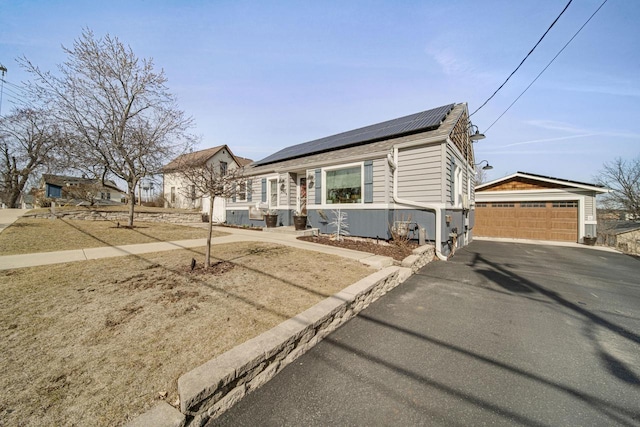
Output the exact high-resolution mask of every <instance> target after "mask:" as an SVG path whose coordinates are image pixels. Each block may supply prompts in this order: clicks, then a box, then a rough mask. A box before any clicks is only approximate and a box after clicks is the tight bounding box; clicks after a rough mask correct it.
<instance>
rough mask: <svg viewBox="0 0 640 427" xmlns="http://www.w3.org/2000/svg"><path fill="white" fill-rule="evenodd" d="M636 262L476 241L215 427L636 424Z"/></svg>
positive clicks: (639, 373) (639, 303) (639, 341)
mask: <svg viewBox="0 0 640 427" xmlns="http://www.w3.org/2000/svg"><path fill="white" fill-rule="evenodd" d="M638 277H640V261H638V260H637V259H634V258H631V257H628V256H625V255H621V254H615V253H609V252H601V251H594V250H590V249H588V248H565V247H553V246H534V245H523V244H517V243H501V242H488V241H483V242H473V243H472V244H470V245H469V246H467V247H466V248H465V249H463V250H460V251H458V253H457V254H456V256H455V257H454V258H453V259H452V260H451V261H449V262H442V261H436V262H433V263H431V264H429V265H427V266H426V267H425V268H423V269H422V270H421V271H420V272H418V274H416V275H414V276H413V277H411V278H410V279H409V280H408V281H406V282H405V283H404V284H403V285H401V286H400V287H398V288H396V289H394V290H393V291H392V292H390V293H389V294H387V295H386V296H384V297H382V298H381V299H379V300H378V301H377V302H375V303H374V304H372V305H371V306H370V307H369V308H367V309H366V310H364V311H363V312H362V313H361V314H360V315H358V316H357V317H356V318H354V319H353V320H351V321H350V322H348V323H347V324H346V325H345V326H343V327H342V328H340V329H339V330H338V331H336V332H335V333H333V334H331V335H330V336H328V337H327V338H325V340H324V341H322V342H321V343H320V344H318V345H317V346H316V347H314V348H313V349H312V350H310V351H309V352H308V353H307V354H305V355H304V356H302V357H301V358H299V359H298V360H296V361H295V362H293V363H292V364H291V365H289V366H288V367H286V368H285V369H284V370H283V371H282V372H281V373H280V374H278V375H277V376H276V377H275V378H274V379H273V380H271V381H270V382H269V383H267V384H266V385H265V386H263V387H262V388H260V389H258V390H257V391H255V392H253V393H251V394H249V395H248V396H247V397H245V398H244V399H243V400H242V401H240V402H239V403H238V404H237V405H236V406H235V407H234V408H232V409H231V410H230V411H228V412H226V413H225V414H223V415H222V416H221V417H220V418H218V419H217V420H212V421H211V422H210V423H209V424H208V425H210V426H214V425H247V426H249V425H263V426H264V425H279V426H280V425H285V426H286V425H289V426H294V425H295V426H298V425H480V424H496V425H514V424H516V425H526V426H547V425H549V426H551V425H639V424H640V405H639V404H638V402H640V284H639V280H638Z"/></svg>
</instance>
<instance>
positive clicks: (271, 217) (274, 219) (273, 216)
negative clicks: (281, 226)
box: [264, 209, 278, 228]
mask: <svg viewBox="0 0 640 427" xmlns="http://www.w3.org/2000/svg"><path fill="white" fill-rule="evenodd" d="M264 221H265V223H266V224H267V227H268V228H274V227H277V226H278V211H276V210H274V209H272V210H270V211H269V212H268V213H266V214H265V215H264Z"/></svg>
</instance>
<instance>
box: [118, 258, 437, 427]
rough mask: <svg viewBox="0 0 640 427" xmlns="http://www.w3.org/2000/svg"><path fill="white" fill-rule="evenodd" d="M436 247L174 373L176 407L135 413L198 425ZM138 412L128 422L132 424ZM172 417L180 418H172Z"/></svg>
mask: <svg viewBox="0 0 640 427" xmlns="http://www.w3.org/2000/svg"><path fill="white" fill-rule="evenodd" d="M434 255H435V248H434V247H433V246H429V245H425V246H421V247H420V248H417V249H415V250H414V251H413V254H412V255H410V256H408V257H407V258H405V259H404V260H403V261H402V266H401V267H398V266H393V267H386V268H384V269H382V270H379V271H377V272H375V273H373V274H371V275H369V276H367V277H365V278H364V279H362V280H359V281H358V282H356V283H354V284H352V285H350V286H348V287H347V288H345V289H343V290H342V291H340V292H338V293H336V294H334V295H332V296H330V297H329V298H326V299H324V300H322V301H320V302H319V303H317V304H316V305H314V306H313V307H311V308H309V309H307V310H305V311H303V312H302V313H300V314H298V315H297V316H295V317H293V318H291V319H288V320H285V321H284V322H282V323H280V324H279V325H277V326H275V327H274V328H272V329H270V330H268V331H266V332H264V333H262V334H260V335H258V336H257V337H254V338H252V339H250V340H248V341H246V342H244V343H242V344H240V345H238V346H236V347H234V348H232V349H231V350H229V351H227V352H225V353H223V354H221V355H219V356H218V357H215V358H213V359H211V360H209V361H208V362H206V363H204V364H202V365H200V366H198V367H197V368H195V369H193V370H191V371H189V372H187V373H185V374H183V375H181V376H180V378H179V379H178V395H179V397H180V410H178V409H176V408H174V407H173V406H170V405H169V404H168V403H166V402H161V403H160V404H159V405H156V407H154V408H153V409H151V410H150V411H148V412H145V413H144V414H142V415H141V416H140V417H147V418H148V417H150V416H151V415H153V414H155V413H163V414H166V413H172V414H173V415H174V416H173V417H170V418H168V419H167V420H166V422H164V423H163V422H161V421H162V420H160V419H156V421H157V422H156V423H155V425H156V426H158V427H176V426H188V427H201V426H203V425H205V424H206V423H207V422H208V421H209V420H210V419H215V418H216V417H218V416H219V415H220V414H222V413H223V412H225V411H226V410H228V409H229V408H231V407H232V406H233V405H234V404H236V403H237V402H238V401H240V400H241V399H242V398H243V397H244V396H245V395H246V394H247V393H249V392H251V391H253V390H255V389H257V388H259V387H260V386H262V385H263V384H265V383H266V382H267V381H269V380H270V379H271V378H273V377H274V376H275V375H276V374H277V373H278V372H280V371H281V370H282V369H283V368H284V367H285V366H287V365H288V364H290V363H291V362H293V361H294V360H296V359H297V358H298V357H300V356H302V355H303V354H304V353H306V352H307V351H308V350H309V349H311V348H312V347H314V346H315V345H316V344H317V343H318V342H320V341H321V340H322V339H323V338H325V337H326V336H327V335H329V334H330V333H331V332H333V331H334V330H336V329H337V328H338V327H340V326H341V325H343V324H344V323H346V322H347V321H348V320H350V319H351V318H353V317H354V316H356V315H357V314H358V313H359V312H360V311H362V310H363V309H365V308H366V307H367V306H369V305H370V304H371V303H373V302H374V301H376V300H377V299H378V298H380V297H381V296H383V295H384V294H386V293H387V292H389V291H390V290H391V289H393V288H395V287H396V286H398V285H399V284H401V283H402V282H404V281H405V280H406V279H407V278H409V277H410V276H411V275H412V274H413V273H415V272H416V271H417V270H419V269H420V268H422V267H423V266H424V265H426V264H427V263H429V262H430V261H432V260H433V258H434ZM140 417H138V418H136V419H134V420H133V421H132V422H131V423H130V424H128V426H134V425H137V424H135V423H136V422H139V419H140ZM176 418H178V419H180V420H181V422H176Z"/></svg>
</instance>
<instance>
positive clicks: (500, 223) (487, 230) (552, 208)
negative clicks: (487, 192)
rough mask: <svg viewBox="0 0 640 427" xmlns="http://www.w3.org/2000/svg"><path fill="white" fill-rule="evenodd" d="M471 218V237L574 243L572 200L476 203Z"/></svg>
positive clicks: (575, 223)
mask: <svg viewBox="0 0 640 427" xmlns="http://www.w3.org/2000/svg"><path fill="white" fill-rule="evenodd" d="M475 215H476V219H475V226H474V227H473V233H474V235H475V236H482V237H509V238H514V239H535V240H559V241H564V242H576V241H578V202H576V201H560V202H509V203H491V202H487V203H476V212H475Z"/></svg>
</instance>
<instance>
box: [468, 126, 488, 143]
mask: <svg viewBox="0 0 640 427" xmlns="http://www.w3.org/2000/svg"><path fill="white" fill-rule="evenodd" d="M474 129H475V132H473V130H474ZM469 130H470V131H471V135H469V139H470V140H471V141H480V140H481V139H485V138H486V136H485V135H484V134H483V133H480V130H479V129H478V126H476V125H474V124H472V123H471V122H469Z"/></svg>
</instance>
